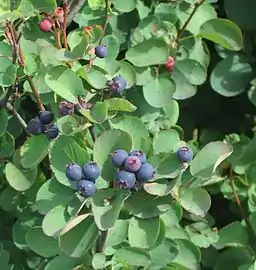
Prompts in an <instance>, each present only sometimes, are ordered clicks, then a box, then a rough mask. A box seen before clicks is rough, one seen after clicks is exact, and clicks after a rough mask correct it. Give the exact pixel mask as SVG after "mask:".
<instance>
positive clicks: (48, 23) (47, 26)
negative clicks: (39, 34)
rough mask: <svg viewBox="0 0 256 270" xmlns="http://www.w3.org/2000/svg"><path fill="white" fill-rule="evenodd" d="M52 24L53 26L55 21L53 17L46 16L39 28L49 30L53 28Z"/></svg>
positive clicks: (44, 30)
mask: <svg viewBox="0 0 256 270" xmlns="http://www.w3.org/2000/svg"><path fill="white" fill-rule="evenodd" d="M52 26H53V22H52V19H50V18H44V19H43V20H41V22H40V23H39V28H40V30H41V31H43V32H49V31H50V30H51V29H52Z"/></svg>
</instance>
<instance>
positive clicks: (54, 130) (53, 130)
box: [44, 124, 59, 140]
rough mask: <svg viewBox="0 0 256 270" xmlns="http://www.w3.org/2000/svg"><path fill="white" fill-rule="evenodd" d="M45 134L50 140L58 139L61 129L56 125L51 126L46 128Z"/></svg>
mask: <svg viewBox="0 0 256 270" xmlns="http://www.w3.org/2000/svg"><path fill="white" fill-rule="evenodd" d="M44 133H45V135H46V137H47V138H48V139H49V140H53V139H55V138H57V137H58V135H59V128H58V127H57V126H56V125H54V124H50V125H48V126H47V127H46V129H45V131H44Z"/></svg>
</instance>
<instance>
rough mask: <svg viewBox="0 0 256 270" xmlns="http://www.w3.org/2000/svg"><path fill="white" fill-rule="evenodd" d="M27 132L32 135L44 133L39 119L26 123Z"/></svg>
mask: <svg viewBox="0 0 256 270" xmlns="http://www.w3.org/2000/svg"><path fill="white" fill-rule="evenodd" d="M27 131H28V132H29V133H30V134H33V135H39V134H41V133H42V132H43V131H44V126H43V124H42V123H41V121H40V120H39V117H36V118H33V119H31V120H30V121H29V122H28V125H27Z"/></svg>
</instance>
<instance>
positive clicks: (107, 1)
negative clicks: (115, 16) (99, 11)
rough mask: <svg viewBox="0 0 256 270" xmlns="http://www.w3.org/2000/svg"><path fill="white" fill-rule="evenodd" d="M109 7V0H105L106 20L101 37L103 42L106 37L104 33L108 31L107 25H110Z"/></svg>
mask: <svg viewBox="0 0 256 270" xmlns="http://www.w3.org/2000/svg"><path fill="white" fill-rule="evenodd" d="M108 8H109V0H105V20H104V25H103V27H102V29H103V30H102V35H101V38H100V43H101V42H102V39H103V37H104V34H105V32H106V28H107V25H108V19H109V16H108Z"/></svg>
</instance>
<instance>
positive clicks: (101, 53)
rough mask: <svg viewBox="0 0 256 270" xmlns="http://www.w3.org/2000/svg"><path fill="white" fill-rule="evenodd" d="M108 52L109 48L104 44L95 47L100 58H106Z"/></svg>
mask: <svg viewBox="0 0 256 270" xmlns="http://www.w3.org/2000/svg"><path fill="white" fill-rule="evenodd" d="M107 54H108V49H107V47H106V46H104V45H98V46H96V47H95V55H96V56H97V57H99V58H105V57H106V56H107Z"/></svg>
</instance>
